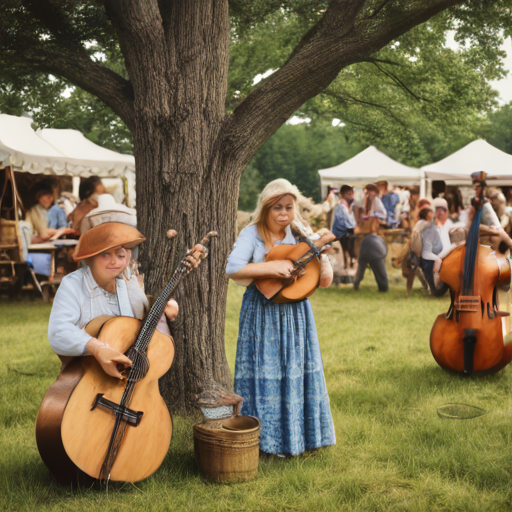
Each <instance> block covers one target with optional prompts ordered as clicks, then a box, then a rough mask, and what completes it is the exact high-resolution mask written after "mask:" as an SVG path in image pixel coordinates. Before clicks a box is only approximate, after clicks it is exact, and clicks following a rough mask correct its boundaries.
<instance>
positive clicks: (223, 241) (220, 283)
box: [127, 0, 242, 410]
mask: <svg viewBox="0 0 512 512" xmlns="http://www.w3.org/2000/svg"><path fill="white" fill-rule="evenodd" d="M207 3H209V4H210V8H207V7H205V4H207ZM172 5H173V7H172V9H173V12H172V13H169V19H170V20H171V23H172V22H174V23H176V26H175V27H172V26H169V27H166V37H167V38H171V39H172V40H171V41H170V40H168V41H167V45H170V46H171V47H172V48H173V51H172V52H169V51H167V52H164V51H162V52H161V53H159V52H158V51H157V52H156V53H155V49H154V48H150V49H148V55H147V56H145V55H144V48H138V49H137V52H136V53H137V55H138V58H137V61H136V62H135V63H134V65H137V66H139V65H145V64H141V61H140V59H141V58H142V59H143V62H146V63H147V62H149V61H152V62H153V67H152V69H155V72H154V73H155V75H156V76H148V73H152V69H149V70H148V69H146V70H145V73H143V74H142V75H141V73H140V72H137V73H130V74H131V76H132V81H134V78H133V77H135V83H134V90H135V104H134V107H135V108H134V111H135V134H134V154H135V158H136V162H137V184H136V186H137V213H138V219H139V228H140V230H141V231H142V233H144V235H145V236H146V238H147V241H146V242H145V244H144V245H143V246H142V250H141V262H142V271H143V272H144V273H145V276H146V291H147V292H148V293H151V294H152V295H155V296H157V295H158V294H159V293H160V291H161V290H162V289H163V287H164V286H165V284H167V282H168V281H169V279H170V277H171V274H172V271H173V270H174V268H175V267H176V266H177V265H178V263H179V262H180V261H181V259H182V258H183V257H184V255H185V252H186V250H187V249H189V248H191V247H192V246H193V245H194V244H196V243H198V242H199V241H200V240H201V239H202V238H203V237H204V235H206V234H207V233H208V232H209V231H212V230H215V231H218V232H219V236H218V238H217V239H214V240H213V241H212V243H211V247H210V255H209V257H208V258H207V259H206V260H205V261H204V262H203V264H202V265H201V266H200V267H199V268H198V269H197V270H195V271H194V272H192V274H190V275H189V276H187V277H186V278H185V279H184V280H183V281H182V282H181V284H180V285H179V286H178V289H177V291H176V293H175V299H176V300H177V301H178V304H179V306H180V314H179V315H178V318H177V320H176V322H174V323H172V324H171V331H172V335H173V337H174V342H175V345H176V357H175V361H174V364H173V366H172V369H171V370H170V372H169V373H168V374H167V375H166V376H165V377H164V378H163V379H162V382H161V388H162V393H163V395H164V398H165V399H166V401H167V403H168V404H169V405H171V406H173V408H174V410H176V409H179V410H184V409H187V408H188V407H189V404H190V395H191V393H196V392H198V391H199V390H200V389H201V388H202V385H203V383H205V382H206V381H208V380H209V379H211V378H213V379H215V380H216V381H218V382H219V383H221V384H224V385H227V386H231V378H230V373H229V368H228V365H227V361H226V357H225V351H224V321H225V318H224V316H225V310H226V307H225V306H226V294H227V281H228V280H227V277H226V275H225V265H226V258H227V255H228V253H229V251H230V249H231V245H232V241H233V239H234V237H235V234H236V233H235V229H236V227H235V226H236V207H237V202H238V187H239V179H240V175H241V172H242V168H241V165H240V164H237V163H236V162H226V161H224V160H223V159H222V148H221V147H219V144H218V142H217V141H218V140H219V135H220V132H221V130H222V124H223V121H224V118H225V105H224V102H225V98H226V90H227V71H228V62H229V60H228V51H229V19H228V9H227V2H226V1H224V0H222V1H219V0H210V1H209V2H207V1H206V0H201V1H196V2H175V3H174V4H172ZM174 20H175V21H174ZM144 59H145V60H144ZM127 66H128V69H130V66H131V64H130V63H129V62H128V63H127ZM162 69H170V70H171V72H170V73H169V76H172V81H169V80H167V81H160V80H158V75H159V74H162V75H165V73H162V71H161V70H162ZM178 70H179V71H178ZM137 77H140V83H137V82H136V80H137ZM184 141H186V143H184ZM226 226H227V229H226ZM170 228H174V229H177V231H178V235H177V237H175V238H173V239H172V240H171V241H169V240H167V238H166V232H167V230H168V229H170ZM205 319H208V321H207V322H205Z"/></svg>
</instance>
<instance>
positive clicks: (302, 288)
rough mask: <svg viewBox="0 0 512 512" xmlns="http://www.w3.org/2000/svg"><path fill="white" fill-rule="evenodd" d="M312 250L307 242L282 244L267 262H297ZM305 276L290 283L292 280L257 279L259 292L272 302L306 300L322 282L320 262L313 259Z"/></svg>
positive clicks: (306, 267) (270, 254) (271, 252)
mask: <svg viewBox="0 0 512 512" xmlns="http://www.w3.org/2000/svg"><path fill="white" fill-rule="evenodd" d="M309 249H310V247H309V245H308V244H307V243H305V242H301V243H299V244H295V245H290V244H282V245H278V246H277V247H275V248H274V249H272V250H271V251H270V252H269V253H268V254H267V256H266V258H265V261H275V260H291V261H292V262H295V261H296V260H298V259H299V258H300V257H301V256H303V255H304V254H305V253H306V252H308V251H309ZM304 270H305V272H304V274H302V275H300V276H298V277H297V278H296V279H294V280H292V281H291V282H290V279H286V278H283V279H275V278H267V279H255V280H254V284H255V285H256V287H257V288H258V290H259V291H260V292H261V293H262V294H263V295H264V296H265V297H266V298H267V299H269V300H272V302H278V303H285V302H297V301H299V300H303V299H306V298H307V297H309V296H310V295H312V294H313V293H314V291H315V290H316V289H317V288H318V284H319V282H320V262H319V261H318V258H313V259H312V260H311V261H310V262H309V263H308V264H307V265H306V266H305V267H304Z"/></svg>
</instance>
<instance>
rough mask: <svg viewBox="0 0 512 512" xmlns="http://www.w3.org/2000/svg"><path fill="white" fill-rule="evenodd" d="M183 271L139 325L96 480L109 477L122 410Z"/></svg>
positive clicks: (123, 422) (145, 366)
mask: <svg viewBox="0 0 512 512" xmlns="http://www.w3.org/2000/svg"><path fill="white" fill-rule="evenodd" d="M187 271H188V268H187V267H186V266H185V265H184V264H183V262H182V265H180V267H179V268H178V269H177V270H176V271H175V272H174V275H173V277H172V278H171V280H170V282H169V284H168V285H167V286H166V287H165V288H164V290H163V292H162V293H161V294H160V296H159V297H158V299H157V300H156V302H155V304H153V306H152V308H151V309H150V310H149V313H148V315H147V317H146V320H145V321H144V323H143V324H142V327H141V329H140V331H139V334H138V335H137V339H136V340H135V343H134V344H133V350H134V352H135V356H133V359H132V367H131V368H130V371H129V374H128V378H127V379H126V381H127V382H126V388H125V391H124V393H123V396H122V398H121V400H120V403H119V409H118V410H117V411H116V413H115V416H116V420H115V422H114V428H113V430H112V434H111V436H110V442H109V446H108V449H107V453H106V455H105V458H104V460H103V464H102V469H101V472H100V479H107V478H108V477H109V475H110V471H111V470H112V467H113V465H114V462H115V460H116V458H117V454H118V452H119V448H120V446H121V442H122V440H123V438H124V434H125V432H126V427H127V425H128V421H127V420H126V419H125V417H124V413H125V409H126V408H128V406H129V404H130V401H131V399H132V397H133V393H134V391H135V384H136V383H137V382H139V381H140V380H142V379H143V378H144V377H145V376H146V374H147V372H148V370H149V361H148V359H147V354H146V353H147V349H148V347H149V343H150V341H151V338H152V336H153V334H154V331H155V329H156V326H157V324H158V322H159V321H160V318H161V316H162V314H163V312H164V309H165V307H166V305H167V302H168V300H169V297H170V296H171V294H172V292H173V291H174V288H175V287H176V285H177V282H178V281H179V280H180V279H181V278H182V276H183V274H185V273H186V272H187Z"/></svg>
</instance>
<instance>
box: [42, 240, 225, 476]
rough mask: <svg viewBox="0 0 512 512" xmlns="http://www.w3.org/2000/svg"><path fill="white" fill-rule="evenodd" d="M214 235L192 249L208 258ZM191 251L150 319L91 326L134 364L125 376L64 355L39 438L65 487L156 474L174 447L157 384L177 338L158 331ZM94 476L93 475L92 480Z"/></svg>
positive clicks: (106, 320)
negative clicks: (114, 375)
mask: <svg viewBox="0 0 512 512" xmlns="http://www.w3.org/2000/svg"><path fill="white" fill-rule="evenodd" d="M213 236H217V233H215V232H211V233H209V234H208V235H207V236H206V237H205V238H204V239H203V240H202V241H201V243H200V245H199V246H198V245H196V246H195V247H194V249H192V251H189V252H188V253H187V256H189V255H190V254H191V253H192V252H194V253H195V254H196V255H197V256H199V258H200V259H202V258H204V257H206V255H207V249H206V245H207V244H208V242H209V241H210V238H211V237H213ZM187 256H185V258H184V259H183V260H182V261H181V263H180V265H179V266H178V268H177V269H176V271H175V272H174V274H173V276H172V278H171V280H170V282H169V283H168V284H167V286H166V287H165V289H164V290H163V291H162V293H161V294H160V296H159V297H158V299H157V300H156V301H155V303H154V304H153V306H152V307H151V309H150V310H149V312H148V314H147V316H146V318H145V320H144V321H141V320H137V319H135V318H130V317H112V316H108V315H103V316H100V317H98V318H95V319H94V320H92V321H91V322H90V323H89V324H88V325H87V326H86V332H87V333H88V334H90V335H91V336H92V337H95V338H97V339H99V340H100V341H103V342H105V343H108V344H109V345H110V346H111V347H113V348H115V349H116V350H118V351H119V352H121V353H125V354H126V355H127V356H128V357H129V358H130V359H131V361H132V367H131V368H129V369H127V370H126V371H125V375H126V379H124V380H120V379H118V378H115V377H111V376H109V375H107V374H106V373H105V372H104V371H103V369H102V368H101V366H100V365H99V363H98V362H97V361H96V359H95V358H94V357H83V356H82V357H74V358H62V359H63V368H62V370H61V373H60V375H59V377H58V378H57V380H56V381H55V383H54V384H53V385H52V386H51V387H50V388H49V389H48V391H47V393H46V395H45V397H44V399H43V402H42V404H41V407H40V409H39V414H38V416H37V422H36V441H37V447H38V450H39V453H40V455H41V458H42V459H43V461H44V463H45V464H46V466H47V467H48V468H49V469H50V471H51V472H52V473H53V474H54V475H55V477H56V478H57V480H59V481H60V482H61V483H63V484H69V483H75V482H77V481H82V482H86V481H90V480H91V479H99V480H114V481H125V482H136V481H139V480H142V479H144V478H147V477H148V476H150V475H151V474H152V473H153V472H154V471H156V470H157V469H158V468H159V467H160V464H161V463H162V461H163V460H164V457H165V455H166V454H167V451H168V449H169V444H170V441H171V434H172V421H171V416H170V414H169V411H168V409H167V406H166V405H165V402H164V400H163V398H162V397H161V395H160V391H159V389H158V379H159V378H160V377H161V376H162V375H164V374H165V373H166V372H167V371H168V370H169V368H170V367H171V364H172V361H173V358H174V344H173V341H172V338H170V337H169V336H166V335H164V334H162V333H160V332H159V331H157V330H156V326H157V324H158V322H159V320H160V318H161V316H162V314H163V312H164V309H165V307H166V305H167V302H168V300H169V298H170V297H171V294H172V293H173V291H174V289H175V288H176V286H177V284H178V283H179V282H180V280H181V279H182V278H183V277H184V276H185V275H187V274H188V273H189V272H190V271H191V270H192V266H191V264H190V263H189V261H188V260H187ZM87 477H90V478H87Z"/></svg>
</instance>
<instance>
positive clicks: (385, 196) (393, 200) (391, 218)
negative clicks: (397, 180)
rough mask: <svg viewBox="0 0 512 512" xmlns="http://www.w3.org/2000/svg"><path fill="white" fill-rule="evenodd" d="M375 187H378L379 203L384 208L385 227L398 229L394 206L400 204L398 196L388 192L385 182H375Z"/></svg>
mask: <svg viewBox="0 0 512 512" xmlns="http://www.w3.org/2000/svg"><path fill="white" fill-rule="evenodd" d="M375 184H376V185H377V187H379V191H380V193H381V201H382V204H383V205H384V208H386V212H387V216H386V227H388V228H396V227H398V224H399V221H397V219H396V214H395V212H396V205H397V204H398V203H399V202H400V198H399V197H398V194H395V193H394V192H391V191H390V190H388V182H387V181H386V180H382V181H377V183H375Z"/></svg>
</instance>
